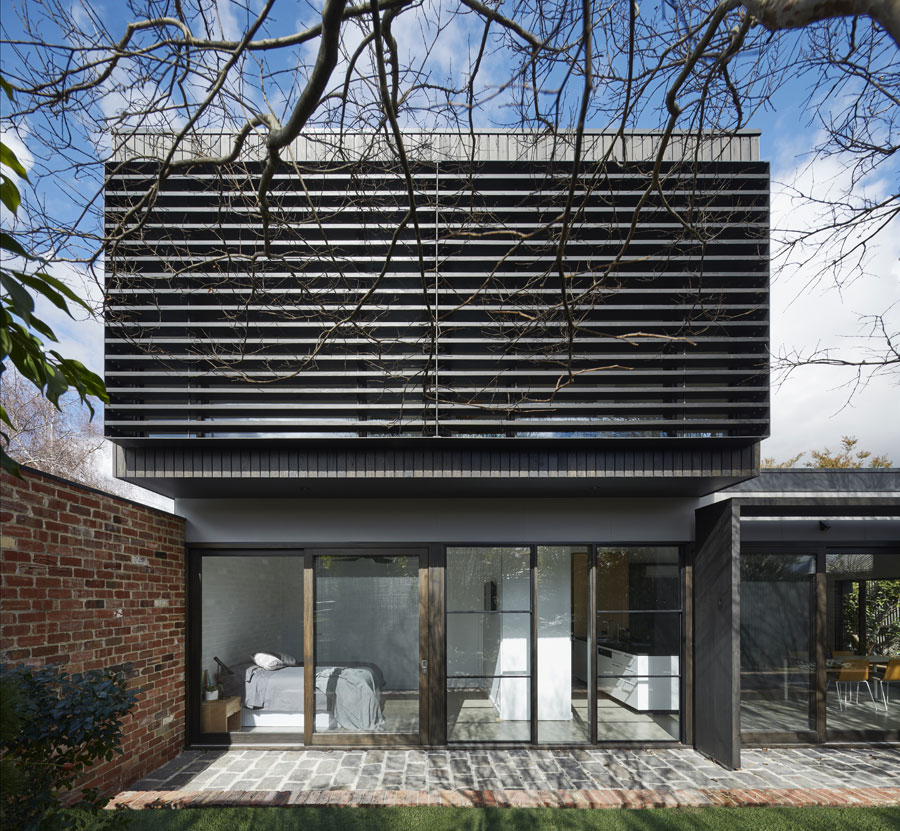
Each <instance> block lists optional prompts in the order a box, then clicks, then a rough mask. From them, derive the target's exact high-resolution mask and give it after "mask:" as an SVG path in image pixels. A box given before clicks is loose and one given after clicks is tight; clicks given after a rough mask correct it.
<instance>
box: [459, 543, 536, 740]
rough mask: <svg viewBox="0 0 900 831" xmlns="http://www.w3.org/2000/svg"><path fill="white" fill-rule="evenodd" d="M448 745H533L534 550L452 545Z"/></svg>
mask: <svg viewBox="0 0 900 831" xmlns="http://www.w3.org/2000/svg"><path fill="white" fill-rule="evenodd" d="M445 587H446V599H445V603H446V639H447V740H448V741H450V742H483V741H492V742H495V741H499V742H502V741H514V742H527V741H530V740H531V643H532V642H531V627H532V619H531V613H532V603H531V596H532V582H531V549H530V548H528V547H477V548H475V547H471V548H462V547H460V548H448V549H447V564H446V576H445Z"/></svg>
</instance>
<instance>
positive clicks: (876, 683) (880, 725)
mask: <svg viewBox="0 0 900 831" xmlns="http://www.w3.org/2000/svg"><path fill="white" fill-rule="evenodd" d="M825 563H826V565H825V571H826V596H827V612H826V650H827V653H826V654H827V655H828V670H827V674H828V689H827V694H826V702H827V703H826V708H827V709H826V712H827V725H828V730H829V731H835V730H836V731H848V730H852V731H882V730H898V729H900V681H894V682H890V681H885V678H886V677H887V678H888V679H890V678H892V677H893V676H894V673H897V675H900V664H897V663H895V664H891V660H892V659H893V660H895V661H897V660H900V555H897V554H890V553H880V552H864V551H863V552H853V551H851V552H847V553H842V554H829V555H827V557H826V560H825Z"/></svg>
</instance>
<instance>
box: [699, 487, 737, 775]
mask: <svg viewBox="0 0 900 831" xmlns="http://www.w3.org/2000/svg"><path fill="white" fill-rule="evenodd" d="M695 535H696V537H695V538H696V548H695V555H694V574H693V586H694V746H695V747H696V748H697V749H698V750H699V751H700V752H701V753H703V754H705V755H707V756H709V757H710V758H711V759H714V760H715V761H717V762H718V763H719V764H721V765H724V766H725V767H727V768H732V769H737V768H739V767H740V766H741V745H740V691H741V684H740V655H741V650H740V619H741V608H740V582H739V581H740V516H739V509H738V508H737V507H736V506H735V505H734V504H733V503H732V501H731V500H726V501H725V502H719V503H716V504H713V505H709V506H707V507H705V508H701V509H699V510H698V511H697V512H696V521H695Z"/></svg>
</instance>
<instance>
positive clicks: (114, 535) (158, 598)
mask: <svg viewBox="0 0 900 831" xmlns="http://www.w3.org/2000/svg"><path fill="white" fill-rule="evenodd" d="M22 472H23V475H24V477H25V481H24V482H23V481H20V480H18V479H15V478H14V477H12V476H9V475H7V474H6V473H2V474H0V476H2V479H0V497H2V501H0V578H2V579H0V663H20V662H25V663H29V664H47V663H54V664H63V665H64V666H65V669H66V671H67V672H84V671H86V670H90V669H99V668H102V667H108V666H115V665H126V667H127V669H128V674H129V685H130V686H131V687H133V688H141V689H143V692H141V693H140V694H139V696H138V701H137V704H136V705H135V706H134V708H133V709H132V711H131V713H129V715H128V716H127V717H126V719H125V722H124V731H123V732H124V740H123V743H122V749H123V750H124V755H122V756H118V757H116V758H115V759H114V760H113V761H112V762H107V763H104V764H102V765H98V766H96V767H95V768H93V769H92V770H91V771H90V772H89V773H88V774H87V776H86V777H85V780H84V782H83V785H84V786H85V787H98V788H100V789H101V790H103V791H107V792H112V791H116V790H121V789H122V788H124V787H126V786H127V785H129V784H130V783H132V782H134V781H135V780H137V779H139V778H141V777H142V776H144V775H146V774H147V773H149V772H150V771H151V770H153V769H154V768H156V767H158V766H159V765H161V764H163V763H164V762H166V761H168V760H169V759H171V758H173V757H174V756H176V755H177V754H178V753H179V752H180V751H181V750H182V748H183V747H184V739H185V736H184V706H185V689H184V666H185V553H184V520H183V519H181V518H180V517H176V516H173V515H172V514H168V513H166V512H164V511H159V510H156V509H154V508H148V507H146V506H143V505H138V504H136V503H133V502H129V501H128V500H125V499H120V498H118V497H115V496H111V495H110V494H107V493H101V492H99V491H96V490H92V489H90V488H86V487H83V486H82V485H77V484H75V483H73V482H68V481H66V480H64V479H59V478H57V477H54V476H49V475H47V474H45V473H39V472H38V471H33V470H28V469H23V471H22Z"/></svg>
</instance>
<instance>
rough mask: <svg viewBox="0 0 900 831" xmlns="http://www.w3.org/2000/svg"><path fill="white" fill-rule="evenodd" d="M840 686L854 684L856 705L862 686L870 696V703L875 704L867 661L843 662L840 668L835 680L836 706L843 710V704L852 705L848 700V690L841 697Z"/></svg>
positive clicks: (849, 699)
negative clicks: (864, 686)
mask: <svg viewBox="0 0 900 831" xmlns="http://www.w3.org/2000/svg"><path fill="white" fill-rule="evenodd" d="M841 684H848V685H849V684H856V703H857V704H859V688H860V686H862V685H863V684H865V685H866V689H867V690H868V691H869V695H870V696H872V703H875V694H874V693H873V692H872V685H871V684H869V662H868V661H844V663H843V665H842V666H841V671H840V674H839V675H838V678H837V683H836V684H835V687H837V694H838V706H839V707H840V708H841V709H842V710H843V709H844V705H845V704H849V703H852V701H851V698H850V690H849V689H848V690H847V692H846V693H845V695H844V697H843V698H842V697H841Z"/></svg>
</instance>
